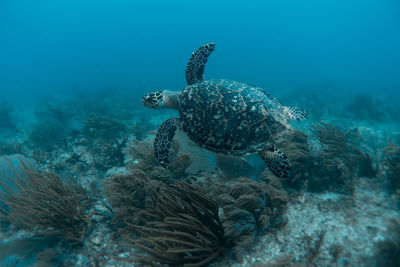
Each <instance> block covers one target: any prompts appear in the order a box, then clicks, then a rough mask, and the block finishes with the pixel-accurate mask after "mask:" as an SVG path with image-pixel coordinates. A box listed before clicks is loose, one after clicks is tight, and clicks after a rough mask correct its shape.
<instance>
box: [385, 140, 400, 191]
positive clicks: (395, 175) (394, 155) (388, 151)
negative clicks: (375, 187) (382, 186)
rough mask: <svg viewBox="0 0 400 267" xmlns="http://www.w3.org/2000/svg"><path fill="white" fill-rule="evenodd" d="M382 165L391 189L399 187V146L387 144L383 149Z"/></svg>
mask: <svg viewBox="0 0 400 267" xmlns="http://www.w3.org/2000/svg"><path fill="white" fill-rule="evenodd" d="M383 153H384V160H383V162H382V167H383V170H384V172H385V173H386V176H387V178H388V179H389V182H390V188H391V190H392V191H395V190H397V189H400V147H398V146H396V145H389V146H388V147H387V148H385V149H384V150H383Z"/></svg>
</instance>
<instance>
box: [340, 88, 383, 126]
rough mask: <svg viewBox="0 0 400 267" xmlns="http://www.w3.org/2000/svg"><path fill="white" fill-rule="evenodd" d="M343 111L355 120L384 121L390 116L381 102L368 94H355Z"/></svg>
mask: <svg viewBox="0 0 400 267" xmlns="http://www.w3.org/2000/svg"><path fill="white" fill-rule="evenodd" d="M345 111H347V112H349V113H350V114H351V115H352V117H353V118H354V119H357V120H369V121H386V120H388V119H389V117H390V114H389V112H388V111H387V110H386V108H385V106H384V105H383V102H381V101H379V100H378V99H375V98H373V97H372V96H371V95H369V94H357V95H355V96H354V97H353V100H352V102H350V103H349V104H347V105H346V106H345Z"/></svg>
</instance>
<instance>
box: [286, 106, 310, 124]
mask: <svg viewBox="0 0 400 267" xmlns="http://www.w3.org/2000/svg"><path fill="white" fill-rule="evenodd" d="M284 110H285V113H286V114H287V115H288V117H289V119H291V120H293V119H295V120H298V121H301V120H304V119H307V117H308V112H307V111H306V110H304V109H301V108H298V107H284Z"/></svg>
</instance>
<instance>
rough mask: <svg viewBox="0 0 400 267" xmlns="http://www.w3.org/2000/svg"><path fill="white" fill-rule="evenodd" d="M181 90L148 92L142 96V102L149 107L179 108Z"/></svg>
mask: <svg viewBox="0 0 400 267" xmlns="http://www.w3.org/2000/svg"><path fill="white" fill-rule="evenodd" d="M178 95H179V92H173V91H168V90H164V91H156V92H152V93H148V94H146V95H145V96H144V97H143V98H142V104H143V105H144V106H146V107H148V108H178Z"/></svg>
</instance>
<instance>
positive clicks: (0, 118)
mask: <svg viewBox="0 0 400 267" xmlns="http://www.w3.org/2000/svg"><path fill="white" fill-rule="evenodd" d="M12 111H13V109H12V107H11V105H10V104H9V103H7V102H4V101H1V102H0V129H5V128H8V129H12V128H14V127H15V123H14V121H13V119H12V118H11V112H12Z"/></svg>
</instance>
